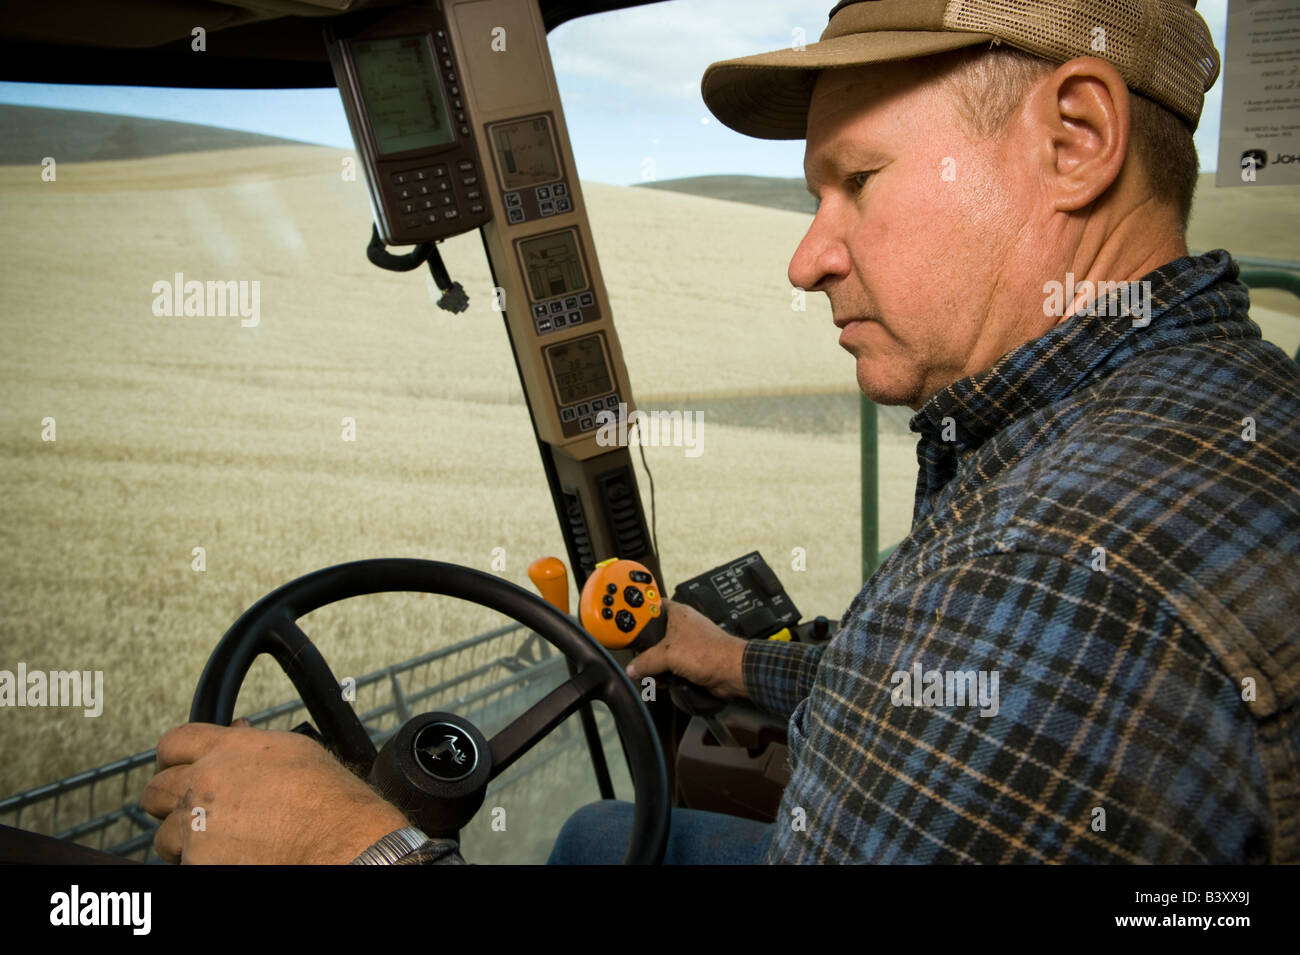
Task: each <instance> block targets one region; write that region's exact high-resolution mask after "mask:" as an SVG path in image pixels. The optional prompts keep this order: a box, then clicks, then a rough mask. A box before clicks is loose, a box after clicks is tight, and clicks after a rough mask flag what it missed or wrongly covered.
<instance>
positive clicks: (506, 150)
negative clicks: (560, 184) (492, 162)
mask: <svg viewBox="0 0 1300 955" xmlns="http://www.w3.org/2000/svg"><path fill="white" fill-rule="evenodd" d="M492 144H493V145H494V146H495V147H496V151H497V168H498V169H500V170H501V178H502V180H503V182H502V185H504V186H505V188H506V191H507V192H513V191H514V190H516V189H523V188H525V187H527V186H535V185H537V184H539V183H543V182H550V181H552V180H553V179H559V178H560V161H559V159H558V157H557V156H556V155H555V141H554V140H553V139H551V124H550V123H548V122H547V121H546V117H545V116H535V117H533V118H532V119H521V120H519V121H518V122H516V123H502V124H501V125H500V126H495V127H493V129H492Z"/></svg>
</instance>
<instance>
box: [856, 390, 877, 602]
mask: <svg viewBox="0 0 1300 955" xmlns="http://www.w3.org/2000/svg"><path fill="white" fill-rule="evenodd" d="M859 401H860V402H861V412H860V414H859V416H858V417H859V420H860V421H861V426H860V431H861V435H862V580H863V582H864V583H865V582H866V581H867V580H868V579H869V578H870V577H871V575H872V574H874V573H875V572H876V568H877V567H879V566H880V520H879V501H880V493H879V491H880V472H879V460H880V452H879V448H878V447H877V445H876V403H875V402H874V401H871V400H870V399H868V398H867V396H866V395H860V396H859Z"/></svg>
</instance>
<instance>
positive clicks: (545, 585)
mask: <svg viewBox="0 0 1300 955" xmlns="http://www.w3.org/2000/svg"><path fill="white" fill-rule="evenodd" d="M528 579H529V580H531V581H532V582H533V586H534V587H536V588H537V589H538V591H540V593H541V595H542V597H543V598H544V599H545V600H546V602H547V603H548V604H550V605H551V606H552V607H554V608H555V609H556V610H558V611H560V613H568V612H569V572H568V571H567V570H565V569H564V561H562V560H560V559H559V558H558V557H539V558H537V560H535V561H533V562H532V563H531V564H529V565H528Z"/></svg>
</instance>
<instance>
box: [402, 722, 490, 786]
mask: <svg viewBox="0 0 1300 955" xmlns="http://www.w3.org/2000/svg"><path fill="white" fill-rule="evenodd" d="M414 746H415V760H416V762H418V763H419V764H420V768H421V769H423V770H424V771H425V772H426V773H428V774H429V775H430V776H432V777H433V778H434V779H441V780H443V781H444V782H449V783H454V782H456V781H458V780H461V779H464V778H465V777H466V776H468V775H470V774H471V773H472V772H474V770H475V768H476V767H477V766H478V747H476V746H475V745H474V740H472V739H471V738H470V736H469V734H468V733H466V732H465V731H464V730H463V729H461V728H460V727H459V726H453V725H452V724H451V723H430V724H429V725H428V726H426V727H425V728H424V729H422V730H420V732H418V733H417V734H415V743H414Z"/></svg>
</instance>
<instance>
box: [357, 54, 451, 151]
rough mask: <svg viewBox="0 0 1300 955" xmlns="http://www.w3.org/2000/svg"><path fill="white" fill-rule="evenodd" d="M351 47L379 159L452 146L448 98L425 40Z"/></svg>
mask: <svg viewBox="0 0 1300 955" xmlns="http://www.w3.org/2000/svg"><path fill="white" fill-rule="evenodd" d="M350 48H351V51H352V63H353V65H354V66H355V67H356V70H357V83H358V84H359V85H360V87H361V96H362V98H363V99H364V100H365V104H366V115H367V118H368V119H369V121H370V131H371V135H372V136H374V140H375V148H376V149H377V150H378V151H379V155H381V156H391V155H393V154H394V153H402V152H407V151H409V150H412V149H427V148H429V147H431V146H444V145H446V144H447V143H450V142H451V141H452V139H453V138H454V137H453V135H452V131H451V123H450V121H449V113H448V110H447V97H446V95H445V94H444V93H443V89H442V80H441V79H440V78H439V76H438V65H437V62H436V61H435V60H434V58H433V48H432V47H431V46H430V45H429V37H428V36H427V35H425V34H421V35H419V36H399V37H390V38H387V39H382V40H358V41H353V42H352V43H351V44H350Z"/></svg>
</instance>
